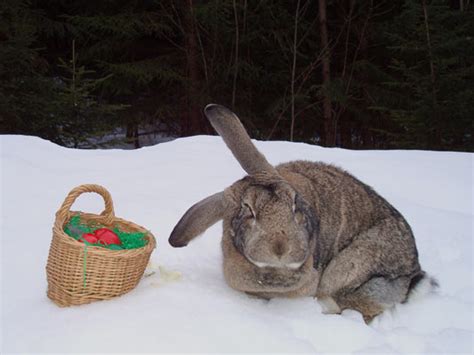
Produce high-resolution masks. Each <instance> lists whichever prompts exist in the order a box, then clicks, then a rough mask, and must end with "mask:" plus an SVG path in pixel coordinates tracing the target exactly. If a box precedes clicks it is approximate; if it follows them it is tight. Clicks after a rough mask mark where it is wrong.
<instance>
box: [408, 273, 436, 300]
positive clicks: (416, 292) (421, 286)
mask: <svg viewBox="0 0 474 355" xmlns="http://www.w3.org/2000/svg"><path fill="white" fill-rule="evenodd" d="M438 287H439V283H438V281H437V280H436V279H435V278H434V277H432V276H430V275H428V274H427V273H426V272H424V271H421V272H420V273H419V274H418V275H416V276H415V277H414V278H413V279H412V280H411V283H410V286H409V288H408V294H407V298H406V300H405V302H408V301H411V300H415V299H419V298H423V297H424V296H426V295H428V294H431V293H434V292H435V291H436V289H437V288H438Z"/></svg>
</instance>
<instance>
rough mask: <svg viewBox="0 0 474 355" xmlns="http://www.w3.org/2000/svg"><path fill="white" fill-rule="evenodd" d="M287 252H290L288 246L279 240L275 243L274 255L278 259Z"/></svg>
mask: <svg viewBox="0 0 474 355" xmlns="http://www.w3.org/2000/svg"><path fill="white" fill-rule="evenodd" d="M287 251H288V245H287V243H285V242H283V241H282V240H277V241H276V242H275V243H273V253H274V254H275V255H276V256H277V257H278V258H281V257H282V256H283V255H285V254H286V252H287Z"/></svg>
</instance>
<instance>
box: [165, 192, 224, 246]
mask: <svg viewBox="0 0 474 355" xmlns="http://www.w3.org/2000/svg"><path fill="white" fill-rule="evenodd" d="M223 215H224V193H223V192H218V193H216V194H214V195H211V196H209V197H206V198H205V199H204V200H201V201H199V202H198V203H196V204H195V205H193V206H192V207H191V208H190V209H189V210H187V211H186V213H185V214H184V215H183V217H181V219H180V220H179V222H178V224H177V225H176V226H175V227H174V229H173V231H172V232H171V235H170V237H169V239H168V241H169V243H170V244H171V245H172V246H174V247H177V248H179V247H184V246H186V245H187V244H188V243H189V241H190V240H191V239H194V238H196V237H197V236H199V235H200V234H202V233H204V231H205V230H206V229H208V228H209V227H210V226H212V225H213V224H215V223H216V222H217V221H219V220H221V219H222V218H223Z"/></svg>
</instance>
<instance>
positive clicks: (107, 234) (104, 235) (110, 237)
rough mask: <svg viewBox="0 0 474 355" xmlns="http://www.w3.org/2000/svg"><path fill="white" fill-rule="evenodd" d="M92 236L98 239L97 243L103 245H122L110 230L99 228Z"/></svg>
mask: <svg viewBox="0 0 474 355" xmlns="http://www.w3.org/2000/svg"><path fill="white" fill-rule="evenodd" d="M94 235H95V237H96V238H97V239H98V242H99V243H100V244H104V245H109V244H117V245H120V244H122V242H121V241H120V239H119V237H118V236H117V234H115V233H114V232H112V231H111V230H110V229H108V228H100V229H97V230H96V231H95V232H94Z"/></svg>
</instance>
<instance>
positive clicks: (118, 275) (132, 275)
mask: <svg viewBox="0 0 474 355" xmlns="http://www.w3.org/2000/svg"><path fill="white" fill-rule="evenodd" d="M87 192H95V193H98V194H99V195H101V196H102V197H103V198H104V201H105V209H104V211H103V212H102V213H101V214H100V215H96V214H90V213H83V212H74V211H70V208H71V206H72V204H73V203H74V201H75V200H76V198H77V197H78V196H79V195H81V194H83V193H87ZM78 213H79V214H80V216H81V220H82V221H84V222H86V223H89V224H94V223H98V224H101V225H103V226H105V227H109V228H113V227H118V228H119V229H121V230H123V231H126V232H147V236H146V238H147V239H148V243H147V244H146V245H145V246H144V247H142V248H138V249H129V250H108V249H105V248H102V247H95V246H87V247H86V246H85V245H84V243H80V242H78V241H77V240H75V239H74V238H71V237H70V236H69V235H67V234H66V233H65V232H64V226H65V225H66V223H67V222H68V221H69V220H70V219H71V217H73V216H74V215H77V214H78ZM155 245H156V242H155V238H154V237H153V235H152V234H151V233H150V232H149V231H147V230H146V229H145V228H143V227H141V226H138V225H136V224H135V223H132V222H128V221H125V220H123V219H120V218H117V217H115V214H114V208H113V204H112V198H111V196H110V194H109V192H108V191H107V190H106V189H105V188H103V187H102V186H99V185H81V186H78V187H76V188H75V189H73V190H72V191H71V192H70V193H69V195H68V196H67V197H66V199H65V200H64V202H63V204H62V206H61V208H60V209H59V211H58V212H57V213H56V221H55V222H54V227H53V240H52V242H51V246H50V249H49V257H48V263H47V265H46V274H47V278H48V297H49V298H50V299H51V300H53V301H54V302H55V303H56V304H57V305H59V306H61V307H65V306H71V305H79V304H84V303H90V302H93V301H99V300H105V299H110V298H112V297H116V296H120V295H122V294H124V293H126V292H128V291H130V290H132V289H133V288H134V287H135V286H136V285H137V284H138V282H139V281H140V279H141V277H142V276H143V273H144V271H145V267H146V266H147V264H148V260H149V259H150V255H151V252H152V251H153V249H154V248H155Z"/></svg>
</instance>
